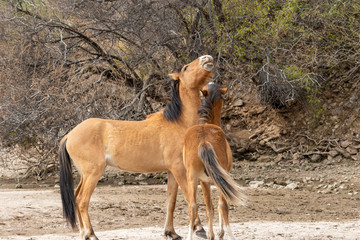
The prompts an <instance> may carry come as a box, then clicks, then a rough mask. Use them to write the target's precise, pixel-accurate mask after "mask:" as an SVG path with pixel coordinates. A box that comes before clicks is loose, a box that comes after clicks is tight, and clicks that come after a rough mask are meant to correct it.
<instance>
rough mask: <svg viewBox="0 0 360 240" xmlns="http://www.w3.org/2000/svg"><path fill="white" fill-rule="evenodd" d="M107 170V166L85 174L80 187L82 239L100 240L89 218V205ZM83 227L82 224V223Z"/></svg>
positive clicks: (78, 206) (77, 199)
mask: <svg viewBox="0 0 360 240" xmlns="http://www.w3.org/2000/svg"><path fill="white" fill-rule="evenodd" d="M104 170H105V164H104V166H103V167H101V168H97V171H93V172H92V173H83V175H82V179H83V180H82V184H81V185H80V188H79V190H78V189H76V190H77V192H78V194H77V196H76V203H77V204H76V205H77V208H78V214H79V221H81V222H82V233H81V234H82V239H83V240H98V238H97V237H96V235H95V233H94V230H93V228H92V225H91V222H90V217H89V212H88V211H89V203H90V198H91V195H92V193H93V192H94V190H95V187H96V185H97V183H98V181H99V179H100V177H101V175H102V173H103V172H104ZM80 226H81V223H80Z"/></svg>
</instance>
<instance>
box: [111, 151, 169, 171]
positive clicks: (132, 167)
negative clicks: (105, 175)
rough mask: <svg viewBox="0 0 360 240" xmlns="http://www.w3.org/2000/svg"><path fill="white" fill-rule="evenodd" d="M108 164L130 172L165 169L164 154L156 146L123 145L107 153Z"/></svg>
mask: <svg viewBox="0 0 360 240" xmlns="http://www.w3.org/2000/svg"><path fill="white" fill-rule="evenodd" d="M105 159H106V162H107V164H108V165H110V166H112V167H116V168H119V169H121V170H124V171H129V172H158V171H165V170H166V168H165V166H164V161H163V156H162V154H161V152H160V151H158V150H157V149H156V148H151V147H145V146H136V145H130V146H129V145H123V146H122V147H119V148H116V149H114V150H113V151H107V152H106V153H105Z"/></svg>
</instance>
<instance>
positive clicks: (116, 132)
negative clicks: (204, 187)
mask: <svg viewBox="0 0 360 240" xmlns="http://www.w3.org/2000/svg"><path fill="white" fill-rule="evenodd" d="M212 68H213V58H212V57H211V56H208V55H205V56H202V57H200V58H198V59H196V60H195V61H193V62H191V63H190V64H187V65H185V66H184V67H183V68H182V69H181V70H180V71H179V72H176V73H172V74H169V76H171V77H172V78H173V79H174V80H175V81H174V85H173V92H172V99H171V102H170V103H169V104H168V105H167V106H166V108H165V110H164V111H163V112H157V113H154V114H151V115H150V116H149V117H148V118H146V119H145V120H143V121H118V120H105V119H94V118H92V119H88V120H85V121H83V122H82V123H80V124H79V125H77V126H76V127H75V128H74V129H72V130H71V131H70V132H69V133H68V134H67V135H66V136H65V137H64V138H63V139H62V141H61V143H60V152H59V158H60V190H61V198H62V205H63V213H64V217H65V218H66V220H67V221H68V222H69V223H70V225H71V226H72V227H73V229H76V215H77V218H78V220H79V225H80V235H81V238H82V239H90V240H94V239H98V238H97V237H96V236H95V234H94V231H93V228H92V226H91V223H90V218H89V214H88V208H89V202H90V197H91V195H92V193H93V191H94V189H95V187H96V185H97V182H98V180H99V179H100V177H101V175H102V174H103V172H104V170H105V167H106V166H107V165H110V166H113V167H117V168H119V169H121V170H124V171H129V172H141V173H148V172H159V171H167V172H168V183H167V216H166V223H165V235H166V236H170V237H171V238H172V239H181V238H180V236H179V235H177V234H176V232H175V230H174V226H173V213H174V208H175V203H176V196H177V191H178V185H180V187H181V189H182V190H183V192H184V195H185V196H187V183H186V170H185V167H184V164H183V159H182V150H183V143H184V135H185V132H186V130H187V129H188V128H189V127H191V126H193V125H195V124H196V123H197V121H198V119H199V114H198V112H197V111H198V108H199V107H200V105H201V100H200V93H199V92H200V91H199V90H200V89H201V88H202V87H203V86H204V85H205V84H206V83H207V82H208V81H209V80H210V78H211V77H212V75H213V73H212ZM71 160H72V161H73V162H74V165H75V166H76V167H77V168H78V170H79V172H80V174H81V179H80V182H79V185H78V186H77V188H76V190H75V194H74V189H73V179H72V170H71ZM197 226H198V227H200V231H202V233H204V230H203V229H202V227H201V225H200V220H197Z"/></svg>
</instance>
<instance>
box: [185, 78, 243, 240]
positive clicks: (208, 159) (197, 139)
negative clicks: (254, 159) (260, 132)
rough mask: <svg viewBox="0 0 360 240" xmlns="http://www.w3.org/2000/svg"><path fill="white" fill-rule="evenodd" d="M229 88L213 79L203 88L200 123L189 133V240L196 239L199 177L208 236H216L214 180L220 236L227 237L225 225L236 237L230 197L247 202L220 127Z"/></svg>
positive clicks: (187, 145)
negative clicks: (193, 236) (213, 196)
mask: <svg viewBox="0 0 360 240" xmlns="http://www.w3.org/2000/svg"><path fill="white" fill-rule="evenodd" d="M226 91H227V89H226V88H220V87H219V86H218V85H216V84H214V83H209V84H208V85H207V86H205V87H204V89H203V90H202V93H203V95H204V99H203V101H202V104H201V108H200V109H199V113H200V119H199V124H198V125H195V126H193V127H191V128H189V129H188V130H187V132H186V134H185V138H184V165H185V168H186V171H187V172H186V177H187V182H188V194H189V195H188V196H187V199H188V202H189V216H190V225H189V234H188V238H187V239H188V240H191V239H192V235H193V231H194V227H195V220H196V218H197V217H198V210H197V205H196V190H197V186H198V182H199V180H200V184H201V187H202V190H203V195H204V198H205V204H206V216H207V218H208V223H209V234H208V239H215V235H214V232H213V226H212V223H213V218H214V207H213V205H212V202H211V197H210V182H213V183H214V184H215V186H216V187H217V188H218V189H219V191H220V196H219V204H218V211H219V220H220V231H219V238H220V239H223V237H224V225H225V231H226V234H227V235H228V236H229V238H230V239H234V237H233V235H232V233H231V229H230V226H229V207H228V204H227V200H230V201H231V202H232V203H235V204H238V205H239V204H244V202H245V196H244V194H243V193H241V192H240V189H239V186H238V185H237V184H236V182H235V181H234V180H233V179H232V178H231V177H230V175H229V173H228V172H229V171H230V169H231V166H232V154H231V150H230V147H229V143H228V142H227V140H226V137H225V133H224V131H223V130H222V129H221V127H220V123H221V109H222V104H223V100H222V96H223V95H224V94H225V93H226Z"/></svg>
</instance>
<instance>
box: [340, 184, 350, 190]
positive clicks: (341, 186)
mask: <svg viewBox="0 0 360 240" xmlns="http://www.w3.org/2000/svg"><path fill="white" fill-rule="evenodd" d="M339 189H341V190H346V189H348V187H347V186H346V185H345V184H341V185H340V186H339Z"/></svg>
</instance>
